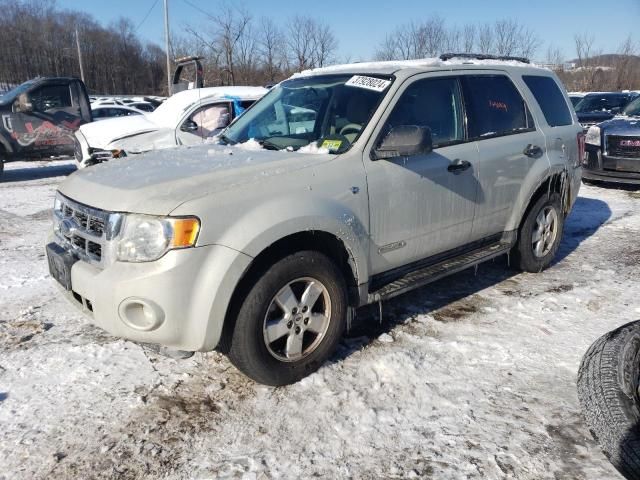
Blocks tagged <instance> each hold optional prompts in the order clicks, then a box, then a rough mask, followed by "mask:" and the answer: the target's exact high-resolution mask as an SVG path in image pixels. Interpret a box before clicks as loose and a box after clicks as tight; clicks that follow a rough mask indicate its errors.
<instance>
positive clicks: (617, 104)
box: [575, 92, 640, 130]
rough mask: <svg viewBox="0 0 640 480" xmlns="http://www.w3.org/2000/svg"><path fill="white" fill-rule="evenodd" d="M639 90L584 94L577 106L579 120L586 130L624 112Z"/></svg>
mask: <svg viewBox="0 0 640 480" xmlns="http://www.w3.org/2000/svg"><path fill="white" fill-rule="evenodd" d="M638 95H640V94H639V93H638V92H596V93H589V94H587V95H585V96H584V98H583V99H582V100H580V102H578V104H577V105H576V106H575V109H576V113H577V114H578V121H579V122H580V124H581V125H582V128H584V129H585V130H586V129H588V128H589V127H590V126H591V125H595V124H597V123H600V122H604V121H605V120H609V119H611V118H613V117H614V116H615V115H617V114H619V113H620V112H622V110H623V109H624V107H626V106H627V105H628V104H629V103H630V102H631V101H632V100H634V99H635V98H636V97H638Z"/></svg>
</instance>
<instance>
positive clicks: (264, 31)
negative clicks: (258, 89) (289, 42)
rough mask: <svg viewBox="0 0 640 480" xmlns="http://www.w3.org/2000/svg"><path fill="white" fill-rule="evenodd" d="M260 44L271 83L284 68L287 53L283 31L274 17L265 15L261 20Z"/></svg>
mask: <svg viewBox="0 0 640 480" xmlns="http://www.w3.org/2000/svg"><path fill="white" fill-rule="evenodd" d="M258 44H259V47H260V55H261V57H262V62H263V64H264V69H265V73H266V75H267V80H268V82H269V83H273V82H275V81H276V79H277V78H278V77H279V76H280V74H281V72H282V70H283V66H284V63H285V62H286V55H285V53H284V38H283V35H282V31H281V30H280V29H279V28H278V26H277V25H276V24H275V22H274V21H273V20H272V19H270V18H267V17H263V18H262V19H261V20H260V33H259V40H258Z"/></svg>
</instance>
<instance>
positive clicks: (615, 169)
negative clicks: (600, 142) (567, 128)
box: [582, 145, 640, 185]
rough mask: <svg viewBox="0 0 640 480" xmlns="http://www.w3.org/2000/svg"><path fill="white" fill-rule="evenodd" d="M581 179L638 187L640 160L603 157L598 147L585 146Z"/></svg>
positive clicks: (639, 182) (639, 181)
mask: <svg viewBox="0 0 640 480" xmlns="http://www.w3.org/2000/svg"><path fill="white" fill-rule="evenodd" d="M582 178H584V179H585V180H591V181H600V182H609V183H620V184H632V185H640V158H638V159H629V158H622V157H620V158H619V157H612V156H607V155H603V154H602V151H601V149H600V148H599V147H596V146H593V145H587V148H586V153H585V159H584V162H583V171H582Z"/></svg>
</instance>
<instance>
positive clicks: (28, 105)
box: [13, 93, 33, 113]
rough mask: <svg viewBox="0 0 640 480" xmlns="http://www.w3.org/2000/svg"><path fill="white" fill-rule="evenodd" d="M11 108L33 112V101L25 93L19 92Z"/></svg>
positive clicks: (20, 111)
mask: <svg viewBox="0 0 640 480" xmlns="http://www.w3.org/2000/svg"><path fill="white" fill-rule="evenodd" d="M13 109H14V110H15V111H16V112H19V113H31V112H33V103H32V102H31V99H30V98H29V95H27V94H26V93H22V94H20V96H19V97H18V99H17V100H16V101H15V103H14V104H13Z"/></svg>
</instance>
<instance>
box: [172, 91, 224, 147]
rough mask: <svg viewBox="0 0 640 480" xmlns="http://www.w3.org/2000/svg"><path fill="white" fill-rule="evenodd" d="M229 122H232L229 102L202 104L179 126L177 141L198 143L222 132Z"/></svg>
mask: <svg viewBox="0 0 640 480" xmlns="http://www.w3.org/2000/svg"><path fill="white" fill-rule="evenodd" d="M229 123H231V104H230V103H229V102H218V103H213V104H208V105H201V106H200V107H198V108H197V109H196V110H195V111H194V112H193V113H192V114H191V115H189V116H188V117H187V118H186V119H185V120H184V121H183V122H182V123H181V124H180V126H179V127H178V130H177V132H176V137H177V143H178V144H179V145H198V144H200V143H203V142H205V141H206V140H207V139H208V138H212V137H214V136H215V135H217V134H218V133H220V132H221V131H222V130H223V129H224V128H226V127H227V125H229Z"/></svg>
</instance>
